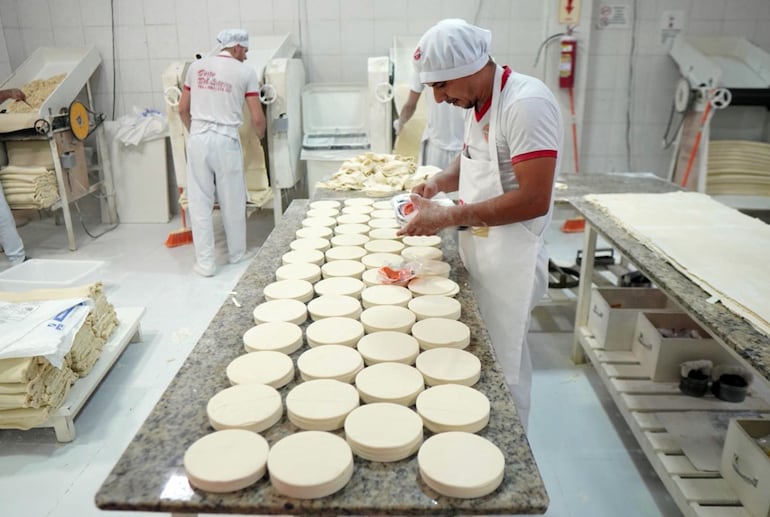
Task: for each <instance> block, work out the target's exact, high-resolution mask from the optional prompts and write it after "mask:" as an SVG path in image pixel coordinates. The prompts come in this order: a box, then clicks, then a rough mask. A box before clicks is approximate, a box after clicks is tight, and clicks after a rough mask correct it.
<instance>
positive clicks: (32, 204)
mask: <svg viewBox="0 0 770 517" xmlns="http://www.w3.org/2000/svg"><path fill="white" fill-rule="evenodd" d="M5 145H6V151H7V153H8V165H7V166H6V167H3V168H2V169H0V185H1V186H2V188H3V192H5V198H6V200H7V201H8V205H9V206H10V207H11V208H12V209H27V208H31V209H36V210H41V209H45V208H50V207H51V206H53V205H54V204H55V203H56V202H57V201H59V186H58V184H57V183H56V172H55V170H54V163H53V156H52V154H51V146H50V144H49V143H48V142H47V141H40V140H21V141H8V142H6V144H5Z"/></svg>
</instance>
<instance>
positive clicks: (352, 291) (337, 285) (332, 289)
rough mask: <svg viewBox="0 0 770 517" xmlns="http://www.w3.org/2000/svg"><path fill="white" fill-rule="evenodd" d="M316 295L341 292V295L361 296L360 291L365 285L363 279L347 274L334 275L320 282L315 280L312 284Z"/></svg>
mask: <svg viewBox="0 0 770 517" xmlns="http://www.w3.org/2000/svg"><path fill="white" fill-rule="evenodd" d="M313 287H314V288H315V292H316V294H317V295H318V296H323V295H325V294H341V295H343V296H352V297H353V298H356V299H358V298H361V292H362V291H363V290H364V287H366V284H364V282H363V280H359V279H358V278H351V277H348V276H335V277H332V278H326V279H324V280H321V281H320V282H316V284H315V285H314V286H313Z"/></svg>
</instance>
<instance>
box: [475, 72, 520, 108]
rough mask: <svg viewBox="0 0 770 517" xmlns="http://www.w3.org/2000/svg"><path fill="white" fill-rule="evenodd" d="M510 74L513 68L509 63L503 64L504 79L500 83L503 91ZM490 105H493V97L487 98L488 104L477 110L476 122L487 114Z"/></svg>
mask: <svg viewBox="0 0 770 517" xmlns="http://www.w3.org/2000/svg"><path fill="white" fill-rule="evenodd" d="M509 75H511V69H510V68H509V67H508V65H505V66H503V79H502V81H501V84H500V91H503V88H505V83H506V82H507V81H508V76H509ZM490 106H492V97H490V98H489V99H487V102H486V104H484V106H482V108H481V110H479V111H475V115H476V122H479V121H480V120H481V119H482V118H484V115H486V113H487V111H489V107H490Z"/></svg>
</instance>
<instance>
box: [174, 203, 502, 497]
mask: <svg viewBox="0 0 770 517" xmlns="http://www.w3.org/2000/svg"><path fill="white" fill-rule="evenodd" d="M368 201H369V200H368V199H360V200H358V201H357V200H354V199H349V200H347V202H349V204H346V207H345V208H354V207H358V208H357V209H353V210H349V211H348V212H346V213H344V214H343V215H340V216H338V217H343V216H344V215H349V216H353V217H350V218H348V219H343V221H344V222H343V221H338V222H339V223H341V224H363V223H362V222H353V221H364V220H363V218H362V217H363V216H364V215H365V213H369V214H371V215H370V216H369V217H373V218H376V219H382V220H385V219H388V218H387V217H386V216H385V215H386V214H385V212H386V210H387V209H386V208H383V207H382V205H381V206H380V207H379V208H378V207H376V206H372V207H371V209H372V210H371V211H369V212H367V211H366V208H370V206H369V205H368V204H367V203H366V202H368ZM347 202H346V203H347ZM316 203H320V204H319V205H316V206H313V207H311V211H315V213H313V214H312V215H313V216H316V217H331V212H330V210H332V208H331V207H330V206H325V205H328V204H329V203H330V202H329V201H322V202H316ZM334 203H337V202H334ZM378 203H383V202H378ZM387 203H388V207H389V202H387ZM343 210H344V208H343ZM322 211H323V212H322ZM378 212H379V213H378ZM390 213H391V214H392V210H391V211H390ZM309 215H311V214H309ZM309 228H322V227H321V226H318V227H315V226H313V225H309V226H304V227H303V229H301V230H300V231H298V237H299V240H303V239H312V238H319V239H323V237H316V236H300V235H299V232H301V231H302V230H307V229H309ZM324 228H325V227H324ZM388 229H390V228H387V227H382V228H375V229H374V230H371V231H372V232H377V231H382V230H388ZM354 236H358V237H359V241H360V238H361V237H367V236H365V235H361V234H355V233H351V234H345V233H341V234H339V235H337V236H336V237H354ZM295 242H297V241H295ZM350 242H351V241H350V240H344V239H343V240H342V242H337V243H334V247H330V248H329V250H327V251H331V250H334V249H339V250H342V251H339V252H338V253H340V254H342V255H341V257H344V258H339V259H338V260H335V253H331V254H330V255H331V257H330V256H329V255H326V254H324V253H322V252H321V251H320V250H319V249H312V248H307V249H303V247H302V246H299V247H295V246H293V247H292V251H290V252H288V253H287V254H285V255H284V265H290V264H298V265H300V266H299V268H300V269H303V268H304V270H305V271H309V270H311V269H312V268H308V267H307V266H316V267H318V268H321V267H322V266H324V265H328V264H330V263H332V262H338V261H355V260H354V259H353V257H358V258H361V259H363V258H364V257H366V256H367V254H366V253H367V252H370V253H369V255H376V254H380V253H394V252H396V251H398V250H400V249H407V248H400V247H399V246H398V244H402V243H400V242H399V241H398V240H395V239H392V240H386V239H371V238H369V239H368V240H367V241H363V242H361V243H362V244H366V243H369V244H372V245H373V246H370V247H369V248H368V249H367V248H366V247H361V249H362V250H364V252H363V253H362V252H361V251H358V250H357V249H353V248H355V247H357V246H354V245H353V244H350ZM387 242H393V243H396V245H390V246H388V245H387V244H383V243H387ZM427 242H428V241H422V242H415V244H416V245H419V244H427ZM330 244H331V243H330ZM438 244H440V240H439V242H438ZM404 245H405V244H404ZM428 246H433V244H428ZM418 247H419V246H418ZM319 254H320V257H319ZM310 259H312V260H313V261H316V262H319V263H313V262H304V260H310ZM430 260H433V259H429V260H428V261H426V262H424V263H427V262H429V261H430ZM361 264H362V265H363V262H362V263H361ZM443 264H445V263H443V262H435V264H433V265H431V267H433V268H434V269H433V270H434V271H435V272H438V273H440V274H437V275H435V278H434V277H433V276H431V277H428V278H429V279H430V280H431V281H427V282H426V281H424V280H425V279H418V280H423V282H422V284H424V285H423V286H422V289H421V288H420V283H417V287H416V288H412V287H411V284H410V287H409V288H404V287H397V286H393V285H381V283H380V282H379V281H378V280H377V277H370V279H374V280H375V281H371V282H366V281H365V280H363V279H362V278H361V277H363V275H364V273H365V272H368V271H371V270H367V269H366V267H368V266H366V265H364V268H365V269H364V272H363V273H362V275H361V277H357V276H356V275H355V274H354V275H353V276H344V275H338V276H335V275H330V276H328V277H327V276H326V275H324V274H323V272H322V273H321V274H320V275H318V276H316V275H315V273H313V275H310V276H309V277H300V275H298V276H296V277H293V276H292V275H288V276H286V277H283V276H282V275H279V271H281V270H280V268H279V271H277V272H276V278H277V280H276V282H274V283H272V284H269V285H268V286H266V287H265V288H264V291H263V294H264V297H265V300H266V302H265V303H263V304H260V306H258V307H257V308H256V309H255V310H254V318H255V322H256V323H257V325H256V326H254V327H252V328H251V329H249V330H248V331H247V332H246V333H245V334H244V336H243V342H244V347H245V349H246V351H247V352H248V353H246V354H244V355H242V356H240V357H238V358H236V359H235V360H234V361H232V362H231V363H230V364H229V365H228V367H227V369H226V374H227V377H228V379H229V380H230V382H231V384H232V386H231V387H230V388H227V389H225V390H223V391H221V392H220V393H217V394H216V395H215V396H214V397H212V398H211V399H210V401H209V403H208V405H207V413H208V416H209V421H210V423H211V426H212V427H213V428H214V429H216V430H217V431H216V432H214V433H212V434H209V435H207V436H205V437H203V438H201V439H200V440H198V441H197V442H195V443H194V444H193V445H192V446H191V447H190V448H189V449H188V451H187V453H186V454H185V468H186V470H187V472H188V478H189V479H190V482H191V484H192V485H194V486H196V487H198V488H200V489H203V490H207V491H212V492H224V491H234V490H239V489H241V488H245V487H246V486H249V485H251V484H253V483H255V482H256V481H257V480H259V479H260V478H261V477H262V476H263V475H264V474H265V471H266V470H267V471H269V472H270V481H271V483H272V485H273V486H274V488H275V489H276V490H277V491H279V492H280V493H282V494H285V495H288V496H290V497H297V498H317V497H324V496H326V495H330V494H332V493H334V492H336V491H338V490H340V489H341V488H342V487H344V486H345V484H346V483H347V482H348V481H349V480H350V477H351V476H352V473H353V453H355V454H356V455H358V456H360V457H361V458H364V459H367V460H372V461H382V462H389V461H398V460H401V459H404V458H407V457H409V456H411V455H413V454H414V453H416V452H417V451H418V450H419V451H420V453H419V454H418V464H419V468H420V473H421V476H422V477H423V479H424V481H425V482H426V484H427V485H428V486H430V487H431V488H433V489H434V490H436V491H437V492H439V493H442V494H444V495H448V496H452V497H480V496H481V495H486V493H490V492H491V491H493V490H494V489H495V488H496V487H497V486H498V485H499V482H500V481H498V482H497V483H496V484H494V483H492V482H487V481H484V482H483V487H481V488H480V487H479V480H486V479H487V478H488V479H492V480H494V479H497V477H499V478H500V480H502V467H501V466H500V465H499V464H498V463H494V464H490V466H492V467H494V470H495V473H494V475H491V474H490V475H487V476H486V477H484V476H480V477H478V476H477V477H474V478H473V479H468V480H465V481H463V480H461V479H454V478H453V477H452V476H453V475H454V474H451V473H449V472H447V473H445V474H441V470H442V469H443V468H445V467H442V466H440V463H441V461H443V460H441V459H440V457H439V456H440V452H435V451H440V450H441V447H440V443H439V444H437V445H433V444H434V443H435V438H437V437H438V436H440V435H439V434H437V435H436V436H433V437H431V438H429V439H428V440H426V441H425V442H424V443H423V426H424V427H425V428H427V429H429V430H430V431H432V432H433V433H441V434H444V433H456V434H459V435H463V436H464V435H468V437H467V438H465V439H464V440H465V441H467V444H466V445H465V447H466V448H469V449H468V451H469V452H468V454H467V455H465V454H460V455H458V454H457V452H458V451H462V450H463V449H462V446H460V448H459V449H457V450H455V451H453V457H454V458H455V461H456V462H458V463H456V464H455V465H454V467H452V469H453V470H454V469H459V470H462V471H466V470H467V468H466V467H465V466H463V465H462V461H467V462H469V463H474V456H475V455H476V451H475V450H473V449H472V445H473V444H477V443H478V440H475V438H478V439H480V440H483V441H484V442H486V443H488V444H489V446H491V447H493V448H495V449H497V448H496V447H495V446H494V445H493V444H491V442H488V441H487V440H485V439H483V438H480V437H478V436H476V435H474V434H472V433H475V432H478V431H480V430H482V429H483V428H484V427H485V426H486V425H487V422H488V420H489V401H488V399H487V398H486V396H484V395H483V394H482V393H481V392H479V391H477V390H475V389H473V388H471V386H472V385H474V384H475V383H476V382H477V381H478V379H479V376H480V362H479V360H478V359H477V358H476V357H475V356H474V355H473V354H470V353H469V352H467V351H465V350H463V348H465V347H466V346H467V345H468V343H469V340H470V331H469V329H468V328H467V326H466V325H464V324H463V323H461V322H459V321H458V320H459V318H460V304H459V302H458V301H457V300H455V299H454V298H451V296H453V295H454V294H456V293H457V291H458V290H459V288H458V287H457V285H456V284H455V283H454V282H452V281H451V280H449V279H448V278H446V276H448V273H449V271H448V265H446V270H445V271H444V266H442V265H443ZM429 265H430V264H429ZM376 267H377V268H379V267H380V266H379V265H377V266H376ZM332 269H333V268H332ZM343 269H344V268H343ZM358 269H359V268H357V270H358ZM374 271H375V273H376V271H377V270H376V269H374ZM282 272H283V273H286V270H283V271H282ZM443 275H446V276H443ZM322 277H323V279H321V278H322ZM312 282H315V285H314V284H313V283H312ZM416 282H417V281H413V282H412V283H416ZM273 302H275V303H273ZM308 313H310V316H311V318H312V320H313V322H312V323H310V324H309V325H308V326H307V328H306V331H305V336H304V338H305V339H303V332H302V328H301V327H300V325H302V324H304V323H305V322H306V320H307V315H308ZM415 330H416V333H415ZM410 331H411V332H412V334H411V335H410V334H409V332H410ZM304 341H306V342H307V344H308V346H309V349H308V350H306V351H305V352H303V353H302V354H300V356H299V357H298V358H297V369H298V370H299V374H300V377H301V378H302V380H303V381H304V382H302V383H300V384H298V385H296V386H295V387H294V388H293V389H292V390H291V391H289V393H288V394H287V395H286V400H285V403H286V413H287V418H288V419H289V421H291V422H292V424H293V425H294V426H296V427H297V428H298V429H300V430H301V431H299V432H296V433H294V434H292V435H290V436H287V437H285V438H283V439H281V440H280V441H279V442H277V443H276V444H274V445H273V447H272V448H270V447H268V445H267V442H266V440H264V438H262V437H261V436H260V435H259V434H257V433H260V432H262V431H265V430H267V429H268V428H270V427H271V426H272V425H274V424H275V423H277V422H278V421H280V419H281V417H282V416H283V406H282V401H281V395H280V393H279V392H278V389H280V388H281V387H283V386H285V385H286V384H288V383H289V382H291V381H292V380H293V379H294V377H295V370H294V363H293V361H292V359H291V357H289V354H292V353H294V352H296V351H298V350H299V349H300V348H301V347H302V345H303V342H304ZM420 349H422V350H423V351H422V353H420ZM413 365H414V366H413ZM352 383H354V384H355V385H353V384H352ZM426 384H427V385H428V386H431V387H429V388H428V389H427V390H426V389H425V385H426ZM361 401H363V402H364V403H365V405H363V406H362V405H360V402H361ZM409 406H414V407H415V408H416V411H415V410H412V409H410V408H409ZM343 427H344V430H345V439H342V438H340V437H338V436H337V435H335V434H332V433H331V432H330V431H336V430H338V429H341V428H343ZM471 437H474V438H471ZM234 444H237V452H236V453H232V452H233V450H234V449H233V448H232V447H233V445H234ZM453 447H455V448H457V447H456V446H455V445H453ZM423 450H424V451H425V452H423ZM319 451H323V452H320V453H319ZM498 452H499V449H498ZM500 457H502V453H500ZM463 458H465V459H464V460H463ZM297 461H301V462H302V464H303V468H302V469H296V468H289V467H287V465H296V463H297ZM498 467H499V468H498ZM447 468H448V467H447ZM498 470H499V472H497V471H498ZM493 484H494V486H493ZM482 488H483V490H482ZM487 489H489V490H487ZM482 492H483V493H482Z"/></svg>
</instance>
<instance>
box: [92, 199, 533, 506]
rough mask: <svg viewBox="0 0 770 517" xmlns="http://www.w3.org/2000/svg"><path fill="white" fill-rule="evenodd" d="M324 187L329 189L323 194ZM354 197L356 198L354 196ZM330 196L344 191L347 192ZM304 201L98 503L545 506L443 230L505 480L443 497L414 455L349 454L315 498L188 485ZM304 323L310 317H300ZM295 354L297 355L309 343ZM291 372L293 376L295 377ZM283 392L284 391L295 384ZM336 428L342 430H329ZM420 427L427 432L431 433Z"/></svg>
mask: <svg viewBox="0 0 770 517" xmlns="http://www.w3.org/2000/svg"><path fill="white" fill-rule="evenodd" d="M329 194H331V193H329ZM355 195H357V196H360V195H361V194H360V193H356V194H355ZM327 197H347V196H346V195H345V194H344V193H341V194H339V195H337V194H335V195H333V196H332V195H329V196H327ZM307 205H308V201H307V200H296V201H294V202H293V203H292V204H291V205H290V206H289V208H288V210H287V211H286V213H285V214H284V216H283V219H282V220H281V222H280V224H279V225H278V226H276V228H275V229H274V230H273V232H272V233H271V234H270V236H269V237H268V239H267V240H266V241H265V243H264V244H263V246H262V248H261V249H260V251H259V253H258V254H257V255H256V256H255V258H254V259H253V260H252V262H251V264H250V265H249V266H248V268H247V270H246V271H245V273H244V274H243V276H242V277H241V279H240V280H239V281H238V284H237V285H236V287H235V288H234V290H235V291H236V292H237V293H238V294H237V298H238V301H239V302H240V303H241V305H242V307H240V308H239V307H236V306H235V305H234V304H233V303H231V302H230V301H227V302H225V303H224V304H223V305H222V307H221V308H220V310H219V312H218V313H217V314H216V316H215V317H214V319H213V320H212V322H211V324H210V325H209V327H208V329H207V330H206V331H205V332H204V334H203V336H202V337H201V339H200V341H199V342H198V343H197V345H196V346H195V348H194V349H193V351H192V352H191V353H190V355H189V357H188V358H187V360H186V361H185V363H184V364H183V365H182V367H181V369H180V371H179V373H178V374H177V375H176V377H175V378H174V380H173V381H172V382H171V384H170V385H169V387H168V388H167V389H166V391H165V393H164V394H163V396H162V397H161V399H160V401H159V402H158V403H157V405H156V406H155V408H154V409H153V410H152V412H151V413H150V415H149V416H148V417H147V420H146V421H145V422H144V424H143V425H142V427H141V428H140V429H139V431H138V432H137V434H136V436H135V437H134V438H133V440H132V441H131V443H130V444H129V445H128V448H127V449H126V451H125V452H124V453H123V455H122V456H121V458H120V459H119V461H118V463H117V464H116V465H115V467H114V468H113V470H112V472H111V473H110V475H109V476H108V477H107V479H106V480H105V481H104V484H103V485H102V487H101V488H100V489H99V491H98V493H97V494H96V504H97V506H98V507H99V508H102V509H105V510H133V511H159V512H172V513H242V514H249V513H258V514H276V513H281V514H315V515H341V514H358V515H366V514H383V515H384V514H390V515H393V514H398V515H427V514H433V515H451V514H464V515H471V514H534V513H544V512H545V510H546V508H547V507H548V496H547V494H546V490H545V487H544V484H543V480H542V479H541V477H540V473H539V471H538V468H537V465H536V464H535V460H534V457H533V455H532V451H531V449H530V447H529V443H528V441H527V438H526V436H525V434H524V430H523V428H522V426H521V423H520V421H519V418H518V416H517V414H516V410H515V407H514V405H513V401H512V399H511V397H510V394H509V392H508V388H507V386H506V384H505V380H504V377H503V374H502V370H501V369H500V366H499V365H498V363H497V361H496V360H495V358H494V355H493V352H492V348H491V346H490V344H489V338H488V335H487V333H486V330H485V328H484V326H483V324H482V321H481V318H480V315H479V312H478V307H477V305H476V301H475V298H474V297H473V294H472V291H471V289H470V285H469V282H468V274H467V272H466V270H465V268H464V267H463V266H462V264H461V262H460V259H459V257H458V254H457V248H456V244H455V243H456V240H455V238H454V235H452V234H451V233H446V234H445V235H444V256H445V260H447V261H448V262H450V263H451V264H452V276H451V277H452V278H453V279H454V280H455V281H456V282H458V283H459V284H460V286H461V289H460V293H459V294H458V295H457V299H458V300H459V301H460V302H461V304H462V317H461V321H463V322H465V323H466V324H467V325H468V326H469V327H470V329H471V344H470V346H469V347H468V348H467V350H468V351H469V352H472V353H473V354H475V355H476V356H477V357H478V358H479V359H480V360H481V367H482V370H481V379H480V380H479V382H478V384H476V385H475V386H474V387H475V388H477V389H479V390H480V391H482V392H483V393H484V394H486V396H487V397H488V398H489V400H490V403H491V415H490V421H489V425H488V426H487V427H486V428H485V429H484V430H482V431H481V432H479V433H478V434H480V435H481V436H484V437H486V438H488V439H489V440H490V441H492V442H493V443H495V445H497V446H498V447H499V448H500V449H501V450H502V452H503V454H504V456H505V477H504V479H503V482H502V484H501V485H500V487H499V488H498V489H497V490H496V491H495V492H493V493H492V494H490V495H488V496H486V497H482V498H478V499H453V498H448V497H444V496H440V495H438V494H437V493H435V492H434V491H433V490H431V489H430V488H429V487H427V486H426V485H425V484H424V483H423V482H422V480H421V478H420V475H419V472H418V468H417V459H416V455H415V456H412V457H410V458H407V459H405V460H402V461H398V462H394V463H377V462H370V461H366V460H362V459H360V458H358V457H356V458H355V471H354V473H353V478H352V479H351V480H350V482H349V483H348V484H347V486H345V488H343V489H342V490H341V491H339V492H337V493H336V494H333V495H331V496H328V497H324V498H321V499H315V500H301V499H292V498H288V497H284V496H282V495H280V494H279V493H278V492H276V491H275V490H274V489H273V488H272V486H271V485H270V482H269V480H268V477H267V476H265V477H264V478H263V479H261V480H260V481H259V482H257V483H256V484H255V485H253V486H251V487H249V488H246V489H243V490H240V491H238V492H234V493H230V494H212V493H206V492H202V491H199V490H194V489H192V488H190V485H189V483H188V481H187V477H186V476H185V473H184V468H183V465H182V458H183V455H184V452H185V450H186V449H187V447H189V446H190V445H191V444H192V443H193V442H194V441H195V440H197V439H198V438H201V437H202V436H204V435H206V434H208V433H211V432H213V429H212V428H211V427H210V426H209V422H208V418H207V416H206V403H207V402H208V400H209V399H210V398H211V397H212V396H213V395H214V394H216V393H217V392H219V391H221V390H222V389H225V388H227V387H228V386H229V383H228V380H227V377H226V375H225V368H226V367H227V365H228V364H229V363H230V361H232V360H233V359H235V358H236V357H238V356H239V355H241V354H243V353H244V349H243V342H242V336H243V334H244V332H245V331H246V330H248V329H249V328H250V327H252V326H253V325H254V319H253V316H252V311H253V309H254V307H256V305H257V304H259V303H261V302H262V301H263V295H262V289H263V287H264V286H265V285H267V284H268V283H270V282H273V281H274V280H275V278H274V272H275V270H276V269H277V268H278V267H279V266H280V265H281V256H282V255H283V254H284V253H285V252H286V251H288V250H289V243H290V242H291V241H292V240H293V239H294V238H295V236H294V232H295V231H296V229H297V228H299V227H300V224H301V220H302V219H303V218H304V214H305V212H306V210H307ZM305 325H307V324H305ZM306 349H307V348H306V347H303V348H302V349H300V350H299V351H297V352H295V353H294V354H292V358H293V359H295V361H296V358H297V357H298V356H299V354H300V353H301V352H302V351H304V350H306ZM297 377H298V375H297ZM295 384H296V381H293V382H291V383H290V384H289V385H287V386H285V387H284V388H282V389H281V390H280V392H281V394H282V396H283V397H285V396H286V394H287V393H288V392H289V391H290V390H291V388H292V387H294V386H295ZM296 430H297V429H296V428H294V426H293V425H292V424H291V423H290V422H289V421H288V419H287V418H286V416H285V414H284V416H283V418H282V419H281V421H280V422H279V423H277V424H276V425H274V426H273V427H271V428H270V429H269V430H267V431H265V432H263V433H262V435H263V436H264V437H265V438H266V439H267V440H268V442H269V443H270V444H274V443H275V442H276V441H278V440H279V439H280V438H282V437H284V436H287V435H289V434H291V433H293V432H295V431H296ZM336 433H337V434H339V435H342V434H343V433H342V432H341V431H337V432H336ZM430 434H431V433H430V432H429V431H427V430H426V432H425V437H426V439H427V438H428V437H429V436H430Z"/></svg>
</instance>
